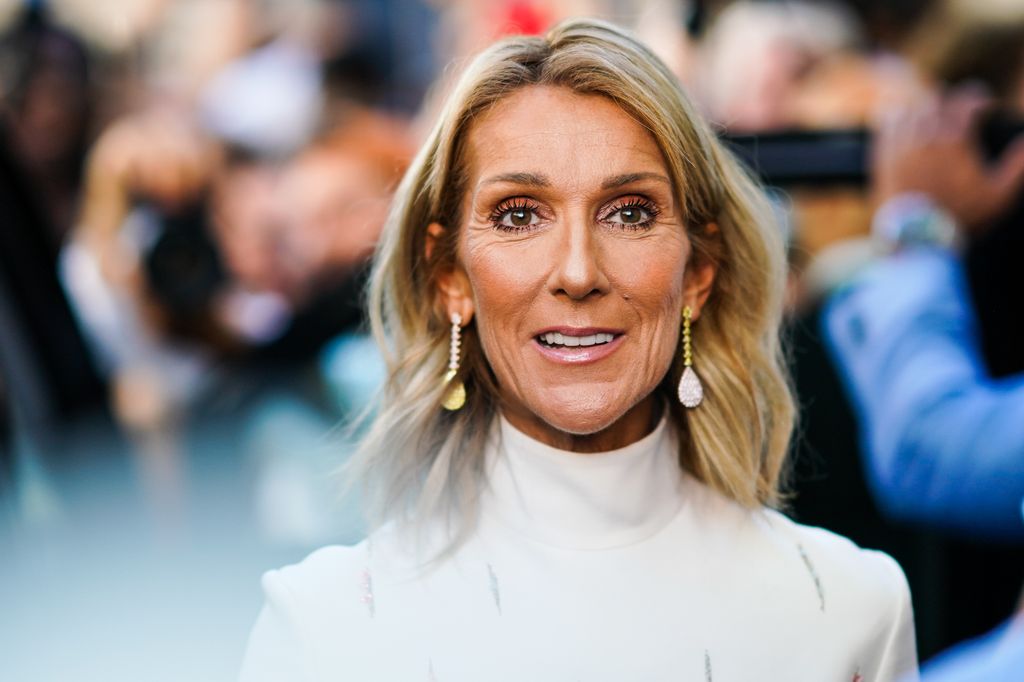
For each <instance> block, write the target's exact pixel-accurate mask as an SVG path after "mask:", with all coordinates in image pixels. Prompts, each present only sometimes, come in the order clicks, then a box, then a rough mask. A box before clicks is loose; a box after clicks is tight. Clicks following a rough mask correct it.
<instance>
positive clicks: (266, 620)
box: [241, 420, 916, 682]
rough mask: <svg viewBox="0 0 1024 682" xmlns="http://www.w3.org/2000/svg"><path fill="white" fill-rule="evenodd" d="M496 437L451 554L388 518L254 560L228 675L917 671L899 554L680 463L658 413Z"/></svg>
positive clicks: (740, 678)
mask: <svg viewBox="0 0 1024 682" xmlns="http://www.w3.org/2000/svg"><path fill="white" fill-rule="evenodd" d="M495 435H496V437H492V439H491V444H490V446H489V449H488V451H487V472H488V476H487V487H486V490H485V492H484V495H483V498H482V500H481V516H480V519H479V522H478V524H477V525H476V527H475V529H474V532H473V534H472V536H471V537H470V539H469V540H468V541H466V542H465V543H463V544H462V545H460V546H459V547H458V549H457V550H456V551H455V552H454V553H453V554H451V555H449V556H448V557H447V558H445V559H442V560H441V561H439V562H437V563H435V564H434V565H433V566H431V567H429V568H424V567H423V566H422V560H423V558H424V557H422V556H418V555H417V554H416V552H415V551H414V550H413V549H412V548H411V545H409V544H408V543H406V542H405V541H404V540H403V538H404V537H405V535H403V534H402V533H399V532H398V531H397V530H395V529H394V528H390V529H385V530H382V531H379V532H377V533H375V534H373V535H371V537H370V538H369V539H368V540H366V541H364V542H362V543H360V544H359V545H356V546H354V547H337V546H335V547H326V548H324V549H321V550H318V551H316V552H314V553H313V554H311V555H310V556H309V557H308V558H306V559H305V560H304V561H303V562H301V563H300V564H297V565H294V566H288V567H286V568H283V569H280V570H277V571H270V572H268V573H267V574H266V575H265V576H264V578H263V587H264V590H265V592H266V605H265V606H264V608H263V611H262V612H261V614H260V616H259V619H258V620H257V622H256V625H255V627H254V629H253V632H252V635H251V637H250V641H249V647H248V651H247V653H246V656H245V661H244V663H243V666H242V673H241V679H242V682H264V681H267V682H269V681H275V682H279V681H285V680H287V681H288V682H299V681H302V682H322V681H327V680H332V681H344V680H359V681H360V682H363V681H369V680H386V681H391V680H396V681H398V680H401V681H409V682H420V681H422V682H482V681H485V680H486V681H487V682H499V681H509V682H511V681H513V680H515V681H517V682H521V681H523V680H530V681H531V682H546V681H548V680H550V681H552V682H554V681H558V682H613V681H614V682H624V681H626V680H628V681H630V682H632V681H634V680H636V681H645V682H646V681H658V682H660V681H665V682H668V681H669V680H671V681H672V682H751V681H753V680H785V681H786V682H801V681H806V682H888V681H891V680H896V679H900V678H901V677H902V675H903V674H907V673H909V674H910V676H911V677H910V679H916V654H915V649H914V635H913V625H912V617H911V607H910V597H909V592H908V589H907V584H906V581H905V579H904V577H903V574H902V572H901V571H900V568H899V567H898V566H897V564H896V563H895V562H894V561H893V560H892V559H890V558H889V557H888V556H886V555H884V554H881V553H879V552H873V551H866V550H862V549H859V548H858V547H856V546H855V545H853V544H852V543H851V542H849V541H848V540H846V539H844V538H842V537H839V536H837V535H834V534H832V533H829V532H828V531H824V530H821V529H817V528H809V527H805V526H800V525H798V524H795V523H794V522H792V521H790V520H789V519H787V518H786V517H784V516H782V515H781V514H778V513H777V512H774V511H770V510H755V511H751V510H749V509H745V508H743V507H741V506H739V505H737V504H736V503H734V502H732V501H729V500H727V499H726V498H724V497H722V496H721V495H719V494H718V493H716V492H714V491H712V490H711V489H710V488H708V487H707V486H705V485H703V484H701V483H700V482H698V481H696V480H695V479H694V478H692V477H691V476H689V475H687V474H685V473H683V472H682V470H681V469H680V466H679V464H678V455H677V452H678V449H677V446H676V436H675V433H674V432H673V429H672V428H671V427H670V426H669V425H668V423H667V421H666V420H662V422H661V424H660V425H659V426H658V427H657V428H656V429H655V430H654V431H653V432H652V433H651V434H650V435H648V436H647V437H645V438H643V439H642V440H640V441H638V442H636V443H633V444H632V445H629V446H627V447H625V448H622V449H620V450H615V451H611V452H604V453H596V454H576V453H571V452H565V451H562V450H557V449H555V448H551V447H549V446H546V445H544V444H542V443H539V442H537V441H535V440H533V439H531V438H529V437H528V436H526V435H524V434H522V433H520V432H519V431H517V430H516V429H515V428H513V427H512V426H511V425H510V424H509V423H508V422H507V421H505V420H501V421H500V426H499V428H497V429H495Z"/></svg>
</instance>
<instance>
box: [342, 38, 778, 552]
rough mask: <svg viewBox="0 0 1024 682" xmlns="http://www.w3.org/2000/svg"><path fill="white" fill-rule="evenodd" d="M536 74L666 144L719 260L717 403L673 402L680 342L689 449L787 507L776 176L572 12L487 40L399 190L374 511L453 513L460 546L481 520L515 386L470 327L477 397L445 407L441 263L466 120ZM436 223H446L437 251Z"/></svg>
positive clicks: (453, 238) (655, 73)
mask: <svg viewBox="0 0 1024 682" xmlns="http://www.w3.org/2000/svg"><path fill="white" fill-rule="evenodd" d="M530 85H550V86H559V87H566V88H569V89H571V90H573V91H575V92H578V93H583V94H597V95H601V96H604V97H607V98H609V99H611V100H612V101H614V102H616V103H617V104H618V105H619V106H620V107H621V108H622V109H623V110H624V111H625V112H627V113H628V114H630V115H631V116H632V117H633V118H634V119H635V120H636V121H638V122H639V123H640V124H641V125H643V126H644V127H645V128H647V129H648V130H649V131H650V133H651V135H652V136H653V138H654V140H655V141H656V142H657V144H658V146H659V147H660V149H661V152H662V154H663V155H664V160H665V164H666V167H667V169H668V171H669V173H670V175H671V176H672V180H673V184H674V188H675V193H676V196H677V201H679V202H680V205H681V206H682V207H683V215H684V216H686V218H687V231H688V236H689V238H690V240H691V244H692V245H693V256H692V258H694V259H704V260H706V261H711V262H713V263H714V264H715V265H716V266H717V277H716V279H715V283H714V286H713V288H712V291H711V294H710V297H709V299H708V301H707V304H706V305H705V307H704V309H703V311H702V313H701V316H700V319H699V321H698V322H697V323H695V324H694V327H693V346H694V353H695V367H696V369H697V370H698V372H699V374H700V376H701V379H702V381H703V384H704V390H705V398H704V402H703V404H702V405H701V406H700V407H699V408H697V409H695V410H690V411H684V410H683V409H682V407H681V406H680V405H679V404H678V400H676V399H673V396H674V393H675V385H676V383H677V382H678V380H679V377H680V376H681V373H682V354H681V353H680V354H679V357H678V358H677V360H676V361H675V362H674V364H673V366H672V368H671V370H670V371H669V373H668V375H667V376H666V377H665V379H664V380H663V381H662V383H661V385H660V386H659V387H658V389H657V391H658V392H661V393H663V394H664V395H665V396H666V398H667V400H666V402H667V403H668V404H670V405H673V407H672V408H671V415H670V416H671V419H672V420H673V421H674V423H675V425H676V427H677V428H676V431H677V432H678V434H679V437H680V444H679V447H680V453H679V456H680V460H679V461H680V464H681V466H682V467H683V468H684V469H686V470H687V471H689V472H690V473H691V474H692V475H693V476H694V477H696V478H697V479H699V480H700V481H702V482H704V483H705V484H707V485H708V486H710V487H712V488H714V489H715V490H718V491H719V492H721V493H722V494H724V495H726V496H727V497H729V498H731V499H733V500H736V501H737V502H739V503H741V504H743V505H746V506H750V507H756V506H758V505H774V504H776V503H777V502H778V500H779V480H780V475H781V472H782V470H783V463H784V461H785V456H786V451H787V448H788V444H789V438H790V433H791V431H792V427H793V416H794V408H793V399H792V396H791V393H790V389H789V385H788V383H787V379H786V371H785V365H784V361H783V357H782V354H781V352H780V343H779V336H778V332H779V326H780V322H781V315H782V291H783V285H784V277H785V262H784V251H783V244H782V240H781V234H780V230H779V229H778V226H777V225H775V224H774V222H773V220H772V212H771V210H770V207H769V206H768V205H767V203H766V199H765V198H764V196H763V195H762V193H761V192H760V190H759V189H758V188H757V186H756V185H755V183H754V182H752V181H751V180H750V179H749V177H748V176H747V174H746V173H745V172H744V171H743V170H742V169H741V168H740V166H739V165H738V164H737V162H736V161H735V160H734V159H733V157H732V156H731V155H730V154H729V153H728V152H727V151H726V150H725V149H723V147H722V146H721V144H720V143H719V142H718V141H717V139H716V138H715V136H714V134H712V132H711V131H710V129H709V128H708V126H707V125H706V124H705V123H703V122H702V121H701V120H700V119H699V117H698V115H697V114H696V112H695V110H694V107H693V106H692V105H691V104H690V102H689V101H688V100H687V98H686V96H685V95H684V94H683V92H682V89H681V88H680V85H679V83H678V82H677V81H676V79H675V77H674V76H673V75H672V74H671V73H670V72H669V70H668V69H667V68H666V67H665V65H664V64H662V63H661V62H660V61H659V60H658V58H657V57H656V56H655V55H654V54H653V53H652V52H651V51H650V50H649V49H648V48H647V47H645V46H644V45H642V44H641V43H640V42H638V41H637V40H636V39H635V38H633V37H632V36H630V35H629V34H627V33H626V32H624V31H623V30H621V29H619V28H616V27H614V26H612V25H609V24H606V23H602V22H598V21H594V20H570V21H567V22H564V23H562V24H559V25H558V26H556V27H555V28H553V29H552V30H551V31H550V32H549V33H548V34H547V35H546V36H544V37H543V38H540V37H515V38H510V39H506V40H503V41H501V42H499V43H497V44H495V45H493V46H492V47H490V48H489V49H488V50H486V51H484V52H483V53H482V54H480V55H479V56H478V57H477V58H476V59H475V60H474V61H473V62H472V63H471V64H470V65H469V67H468V68H467V70H466V71H465V72H464V73H463V74H462V76H461V79H460V80H459V82H458V84H457V85H456V87H455V89H454V90H453V92H452V93H451V95H450V96H449V98H448V101H447V103H446V105H445V107H444V109H443V110H442V112H441V115H440V118H439V120H438V122H437V124H436V126H435V127H434V129H433V130H432V132H431V133H430V135H429V137H428V139H427V141H426V143H425V144H424V146H423V148H422V149H421V150H420V152H419V154H418V155H417V156H416V158H415V159H414V161H413V163H412V165H411V166H410V168H409V170H408V172H407V173H406V175H405V178H404V179H403V181H402V183H401V185H400V186H399V188H398V191H397V194H396V196H395V200H394V204H393V207H392V211H391V214H390V216H389V218H388V221H387V223H386V225H385V227H384V231H383V234H382V238H381V241H380V243H379V246H378V250H377V254H376V260H375V263H374V269H373V275H372V278H371V282H370V290H369V317H370V321H371V325H372V329H373V332H374V335H375V336H376V338H377V341H378V343H379V345H380V346H381V348H382V349H383V351H384V354H385V359H386V362H387V366H388V380H387V383H386V385H385V386H384V388H383V391H382V395H381V400H380V403H379V405H377V412H376V414H375V417H374V419H373V422H372V424H371V425H370V427H369V429H368V431H367V433H366V435H365V437H364V439H363V441H362V443H361V446H360V448H359V450H358V451H357V453H356V455H355V457H354V459H353V466H354V472H353V473H354V474H355V475H356V476H358V477H359V478H360V479H361V480H362V481H363V482H364V485H365V490H364V494H365V495H367V498H366V500H367V502H368V507H369V509H368V511H369V513H370V521H371V525H376V524H378V523H381V522H383V521H386V520H399V521H411V520H414V519H415V520H423V519H427V518H442V519H444V520H446V521H447V522H448V523H449V524H452V525H450V527H451V528H453V529H454V530H455V531H456V535H455V543H457V542H458V541H459V540H460V539H461V538H463V537H465V535H466V534H467V533H468V532H469V531H470V530H471V528H472V525H473V521H474V520H475V518H476V509H477V498H478V495H479V492H480V488H481V481H482V478H483V474H484V471H483V451H484V445H485V441H486V438H487V435H488V430H489V427H490V425H491V422H492V420H493V418H494V416H495V414H496V412H497V409H498V387H497V385H496V383H495V379H494V375H493V373H492V371H491V369H490V367H489V365H488V363H487V359H486V358H485V357H484V354H483V352H482V350H481V347H480V344H479V343H478V340H477V338H476V335H475V332H474V329H473V326H472V325H470V326H468V327H467V328H466V329H465V330H464V332H463V359H462V364H461V369H460V378H461V379H462V380H463V382H464V383H465V386H466V391H467V394H468V398H467V401H466V404H465V407H463V408H462V409H461V410H459V411H457V412H447V411H445V410H443V409H442V408H441V400H442V397H443V392H444V389H443V387H442V383H441V379H442V377H443V375H444V373H445V369H446V365H447V361H448V355H447V351H448V334H449V321H448V319H447V317H446V315H445V310H444V309H443V308H442V307H441V305H440V301H439V299H438V296H437V293H436V292H437V277H438V275H439V274H440V273H441V272H443V271H445V270H446V269H450V268H451V267H452V265H453V264H454V262H455V258H456V255H455V253H456V243H457V239H458V228H459V225H460V215H459V207H460V203H461V200H462V198H463V193H464V191H465V185H466V182H467V179H466V177H465V175H464V173H465V162H464V151H465V150H464V148H463V147H464V145H465V141H466V137H467V131H468V129H469V128H470V126H471V125H472V123H473V120H474V117H475V116H477V115H479V114H480V113H481V112H483V111H485V110H486V109H487V108H488V107H491V106H492V105H494V104H495V103H496V102H498V101H499V100H501V99H502V98H504V97H506V96H508V95H509V94H510V93H511V92H514V91H515V90H517V89H518V88H523V87H527V86H530ZM432 222H437V223H440V224H442V225H444V226H445V227H446V228H447V229H446V230H445V232H444V235H443V236H442V237H441V238H440V239H439V241H438V242H437V243H436V244H435V245H434V247H433V251H432V254H431V257H430V258H429V259H428V258H427V227H428V225H429V224H430V223H432ZM712 223H714V224H715V225H717V229H714V228H713V227H709V225H711V224H712Z"/></svg>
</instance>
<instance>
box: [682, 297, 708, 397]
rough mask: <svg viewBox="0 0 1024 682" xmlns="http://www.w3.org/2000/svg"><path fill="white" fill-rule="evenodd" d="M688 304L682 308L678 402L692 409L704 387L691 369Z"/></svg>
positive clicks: (691, 353) (691, 354) (691, 352)
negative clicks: (681, 349) (681, 354)
mask: <svg viewBox="0 0 1024 682" xmlns="http://www.w3.org/2000/svg"><path fill="white" fill-rule="evenodd" d="M692 315H693V310H691V309H690V306H686V307H685V308H683V377H682V378H681V379H680V380H679V402H681V403H682V404H683V406H684V407H688V408H690V409H693V408H694V407H697V406H698V405H700V403H701V401H702V400H704V387H703V386H701V383H700V378H699V377H698V376H697V372H695V371H694V370H693V348H692V347H691V345H690V317H691V316H692Z"/></svg>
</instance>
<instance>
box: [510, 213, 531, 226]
mask: <svg viewBox="0 0 1024 682" xmlns="http://www.w3.org/2000/svg"><path fill="white" fill-rule="evenodd" d="M508 220H509V222H510V223H512V225H514V226H515V227H526V226H527V225H529V224H530V221H531V220H532V216H531V212H530V210H529V209H526V208H517V209H514V210H512V211H509V214H508Z"/></svg>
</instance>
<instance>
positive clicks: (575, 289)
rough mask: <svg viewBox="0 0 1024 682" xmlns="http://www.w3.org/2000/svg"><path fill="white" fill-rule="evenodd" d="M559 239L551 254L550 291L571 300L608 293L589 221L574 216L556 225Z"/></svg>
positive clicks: (594, 236)
mask: <svg viewBox="0 0 1024 682" xmlns="http://www.w3.org/2000/svg"><path fill="white" fill-rule="evenodd" d="M559 228H560V232H561V234H562V238H561V239H560V240H558V246H557V251H556V253H555V258H556V266H555V268H554V270H553V271H552V276H551V290H552V292H553V293H554V294H556V295H559V294H560V295H564V296H567V297H568V298H570V299H572V300H583V299H585V298H587V297H588V296H598V295H601V294H603V293H605V292H606V291H607V290H608V280H607V278H606V277H605V273H604V269H603V268H602V257H601V248H600V247H601V245H600V243H599V242H600V239H599V238H598V236H597V235H595V234H594V230H593V226H592V225H591V221H590V220H589V219H588V218H587V217H586V216H585V215H584V214H580V215H575V216H572V217H570V218H568V219H567V220H565V221H564V222H563V223H562V224H561V225H559Z"/></svg>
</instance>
